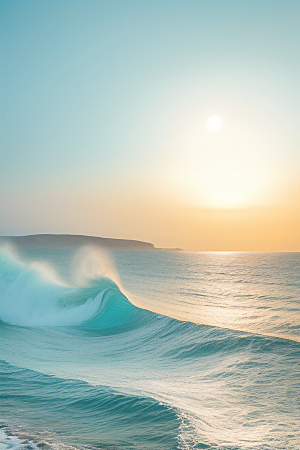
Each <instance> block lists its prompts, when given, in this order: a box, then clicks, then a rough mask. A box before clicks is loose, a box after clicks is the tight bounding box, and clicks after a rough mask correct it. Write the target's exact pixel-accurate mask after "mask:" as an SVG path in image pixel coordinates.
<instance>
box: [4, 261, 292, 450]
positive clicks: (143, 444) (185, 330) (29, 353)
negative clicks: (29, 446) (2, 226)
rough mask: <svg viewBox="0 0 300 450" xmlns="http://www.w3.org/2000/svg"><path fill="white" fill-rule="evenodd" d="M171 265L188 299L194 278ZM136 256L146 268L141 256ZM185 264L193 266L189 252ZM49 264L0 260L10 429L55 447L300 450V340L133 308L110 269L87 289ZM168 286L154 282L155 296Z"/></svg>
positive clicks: (6, 420) (6, 411) (6, 412)
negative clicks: (187, 291) (299, 425)
mask: <svg viewBox="0 0 300 450" xmlns="http://www.w3.org/2000/svg"><path fill="white" fill-rule="evenodd" d="M61 256H62V254H61V253H59V258H58V259H60V258H61ZM160 257H161V258H162V259H163V263H164V264H165V265H166V260H167V261H168V265H166V266H167V268H166V270H167V271H168V272H167V275H168V276H167V280H168V283H169V284H171V283H172V287H173V286H176V283H177V284H178V283H181V285H180V293H182V292H183V291H184V290H185V289H186V286H187V283H191V282H192V280H191V273H192V271H190V272H189V276H188V277H185V276H184V272H182V273H181V277H179V269H178V267H179V266H180V263H179V262H178V260H176V270H175V269H174V273H175V274H176V276H174V275H172V270H173V269H172V261H174V258H175V257H174V255H171V256H169V255H168V254H164V255H162V256H157V257H156V258H160ZM199 257H200V256H198V258H199ZM122 258H124V256H122ZM122 258H121V259H122ZM131 258H132V260H131V261H132V266H133V267H135V266H136V261H139V258H140V254H139V256H137V255H135V254H132V255H131ZM134 258H136V259H134ZM151 258H152V259H153V258H154V256H151V257H148V260H149V259H151ZM180 258H181V259H182V258H183V262H184V264H183V267H186V266H187V261H188V262H189V261H190V255H187V261H185V260H184V255H183V256H182V255H181V256H180ZM42 259H43V258H42V257H41V258H40V260H39V261H38V262H37V261H36V260H34V261H33V262H32V261H31V262H30V263H23V262H20V261H19V260H18V259H16V258H14V257H12V255H11V254H9V252H2V254H1V258H0V266H1V279H0V294H1V296H0V319H1V322H0V327H1V347H0V357H1V360H2V362H1V378H2V386H3V388H4V389H3V391H2V392H1V405H2V420H3V423H4V424H6V425H7V428H6V429H7V430H10V432H11V433H13V434H15V435H17V436H19V438H20V439H21V438H22V436H23V438H22V439H23V440H24V439H25V437H26V436H27V437H26V439H27V440H28V439H29V440H33V442H38V440H39V439H43V440H46V441H47V442H48V444H47V445H49V446H50V447H51V446H53V447H54V448H57V445H61V443H64V444H66V445H72V446H75V447H78V448H87V447H86V446H88V448H92V449H96V448H99V449H106V450H119V449H120V450H121V449H122V450H125V449H126V450H128V449H130V450H141V449H145V450H147V449H149V450H152V449H153V450H173V449H174V450H175V449H178V450H191V449H195V448H212V449H220V450H225V449H226V450H228V449H230V450H231V449H234V450H246V449H247V450H249V449H251V450H257V449H259V450H279V449H281V450H283V449H284V450H286V449H288V448H291V449H294V448H297V447H296V445H297V444H296V443H297V442H298V439H299V432H298V431H295V430H296V426H297V420H295V417H297V414H299V405H298V402H297V400H296V399H297V392H298V389H299V380H298V378H297V367H298V363H299V357H300V348H299V343H298V342H295V341H293V340H287V339H280V338H277V337H272V336H263V335H258V334H255V333H251V334H250V333H243V332H238V331H234V330H230V329H222V328H217V327H213V326H208V325H196V324H194V323H191V322H183V321H178V320H175V319H173V318H171V317H169V316H167V315H165V316H163V315H159V314H156V313H154V312H151V311H149V310H147V309H141V308H138V307H136V306H135V305H133V304H132V303H131V302H130V300H129V299H128V298H127V297H126V296H125V295H124V293H123V292H122V289H121V288H120V286H121V285H118V284H117V283H116V281H113V280H112V279H111V278H110V277H109V276H107V273H106V274H99V273H96V276H94V277H87V278H86V280H85V281H84V283H82V284H81V285H79V286H76V285H74V284H72V283H71V282H70V280H67V277H63V276H60V275H61V273H60V271H59V270H57V267H58V266H59V265H57V266H56V270H54V266H53V265H52V263H51V264H50V263H49V261H48V263H47V264H45V262H43V263H41V260H42ZM69 259H70V261H71V258H69ZM70 261H69V264H70V265H71V262H70ZM276 261H277V263H276V264H278V258H277V260H276ZM65 264H66V258H65V259H63V264H62V265H64V266H65ZM197 264H198V262H197ZM243 264H244V263H243ZM269 266H271V265H270V263H269ZM282 266H283V267H286V260H283V263H282ZM196 267H198V266H196ZM264 267H265V266H264ZM127 269H128V268H127ZM221 269H222V276H223V272H224V271H225V269H224V267H223V266H222V265H221V266H220V268H219V269H218V270H219V272H221ZM226 270H229V269H228V268H227V269H226ZM234 270H235V271H236V269H234ZM234 270H232V272H234ZM264 270H265V268H264ZM276 270H277V269H276ZM194 271H195V273H196V276H200V275H199V274H198V273H197V271H196V268H194ZM160 272H161V270H160ZM276 273H278V270H277V271H276ZM159 275H160V276H162V275H161V273H159ZM149 276H150V275H149ZM230 276H231V277H232V274H230ZM263 276H264V272H262V273H261V277H263ZM247 277H248V278H247V283H249V276H248V275H247ZM144 279H145V277H144V278H143V280H144ZM286 279H287V281H286V283H287V288H286V289H287V292H289V293H290V292H291V290H289V289H290V287H291V282H290V280H291V277H286ZM62 280H63V281H62ZM157 280H158V277H157V278H154V277H152V278H151V279H150V282H149V280H148V281H147V283H148V286H150V285H151V283H153V288H152V291H150V295H151V296H153V297H155V296H156V295H157V294H156V293H157V283H158V281H157ZM238 282H239V284H240V279H239V280H238ZM255 283H257V278H256V280H255ZM266 283H269V284H268V286H269V285H270V284H271V283H272V280H271V279H270V275H269V274H268V276H267V282H266ZM280 283H282V281H280ZM293 283H294V281H293ZM272 285H273V284H272ZM292 289H294V284H293V285H292ZM286 297H287V300H286V304H285V306H283V307H285V310H286V312H287V313H292V311H291V308H290V302H291V296H288V295H286ZM201 301H203V302H204V301H205V299H204V296H203V295H202V296H201ZM206 301H207V300H206ZM268 301H269V299H265V297H264V298H262V300H261V302H262V303H261V307H266V308H267V307H268ZM188 302H189V297H188V296H187V297H185V302H184V303H183V306H184V307H185V308H187V307H188V306H189V305H190V306H189V307H190V308H192V305H194V306H195V303H193V302H195V295H194V291H193V297H192V300H190V302H191V303H188ZM293 302H294V300H293ZM194 306H193V307H194ZM223 307H224V303H223ZM289 311H290V312H289ZM229 312H230V314H232V308H231V309H230V311H229ZM191 314H192V312H191ZM291 323H294V322H292V321H291ZM293 326H294V325H293ZM293 332H294V330H293ZM277 380H280V383H278V382H277ZM283 386H286V387H288V391H287V390H286V389H285V390H284V392H283V389H282V387H283ZM18 430H19V431H18ZM20 430H21V431H20ZM46 432H47V433H48V434H47V433H46ZM22 433H23V434H22ZM29 435H30V436H31V437H30V438H29V437H28V436H29ZM20 436H21V437H20ZM24 436H25V437H24ZM0 443H1V433H0ZM20 445H21V444H20Z"/></svg>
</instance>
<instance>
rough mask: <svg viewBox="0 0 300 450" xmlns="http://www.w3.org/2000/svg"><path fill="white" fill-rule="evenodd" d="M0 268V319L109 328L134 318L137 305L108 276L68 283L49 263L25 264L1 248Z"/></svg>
mask: <svg viewBox="0 0 300 450" xmlns="http://www.w3.org/2000/svg"><path fill="white" fill-rule="evenodd" d="M0 271H1V278H0V295H1V300H0V320H1V321H3V322H6V323H8V324H11V325H18V326H27V327H40V326H80V325H83V326H85V327H87V326H90V327H91V328H94V327H96V328H110V327H118V326H121V325H124V326H125V325H126V324H127V323H132V322H133V321H134V320H135V319H136V318H137V317H136V316H137V308H136V307H135V306H134V305H133V304H132V303H130V301H129V300H128V299H127V298H126V297H125V295H124V294H122V292H121V291H120V288H119V287H118V285H117V284H116V283H115V282H114V281H112V280H111V279H110V278H107V277H103V276H101V277H98V278H96V279H95V278H90V279H89V280H88V282H87V279H86V278H85V284H87V286H85V287H81V288H78V287H71V286H68V285H66V284H65V283H64V282H62V281H61V280H59V278H58V276H57V274H55V272H54V271H53V269H52V268H51V267H50V266H49V265H47V264H45V263H32V264H29V265H26V264H24V263H22V262H21V261H20V260H18V259H16V258H15V257H14V256H13V255H12V253H11V252H10V251H5V252H1V254H0Z"/></svg>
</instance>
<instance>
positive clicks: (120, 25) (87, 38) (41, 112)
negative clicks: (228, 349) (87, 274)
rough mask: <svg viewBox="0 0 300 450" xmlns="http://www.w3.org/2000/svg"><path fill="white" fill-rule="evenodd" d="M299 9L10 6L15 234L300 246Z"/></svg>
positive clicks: (6, 3)
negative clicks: (79, 235) (78, 235)
mask: <svg viewBox="0 0 300 450" xmlns="http://www.w3.org/2000/svg"><path fill="white" fill-rule="evenodd" d="M299 12H300V3H299V2H297V1H293V0H244V1H242V2H241V1H237V0H226V1H221V0H209V1H208V0H203V1H194V0H185V1H183V0H162V1H160V2H155V1H154V2H153V1H148V0H145V1H142V2H138V1H134V0H125V1H120V0H111V1H95V0H85V1H83V0H73V1H72V2H70V1H67V0H60V1H59V2H56V1H47V0H46V1H42V2H41V1H38V0H26V1H22V0H2V1H1V3H0V13H1V31H0V33H1V60H2V64H1V67H2V68H1V80H0V83H1V128H2V130H1V181H0V183H1V197H0V210H1V224H0V225H1V229H0V234H1V235H27V234H37V233H55V234H57V233H59V234H82V235H92V236H101V237H110V238H121V239H136V240H141V241H146V242H151V243H153V244H154V245H155V247H180V248H183V249H184V250H195V251H201V250H202V251H224V250H227V251H238V250H240V251H300V237H299V229H300V202H299V198H300V177H299V163H300V161H299V160H300V152H299V95H300V92H299V79H300V70H299V68H300V67H299V66H300V62H299V47H300V44H299V42H300V40H299V37H300V36H299V34H300V32H299V24H298V22H299Z"/></svg>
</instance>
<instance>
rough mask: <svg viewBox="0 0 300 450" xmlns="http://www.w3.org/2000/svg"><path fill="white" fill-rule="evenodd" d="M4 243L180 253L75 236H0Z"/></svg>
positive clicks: (125, 241) (130, 242) (128, 241)
mask: <svg viewBox="0 0 300 450" xmlns="http://www.w3.org/2000/svg"><path fill="white" fill-rule="evenodd" d="M6 243H10V244H12V245H14V246H16V247H18V248H20V249H29V248H31V249H76V248H78V247H82V246H85V245H93V246H97V247H102V248H106V249H109V250H141V251H182V249H181V248H156V247H154V245H153V244H151V243H150V242H143V241H137V240H131V239H114V238H103V237H98V236H85V235H75V234H32V235H28V236H0V245H1V244H6Z"/></svg>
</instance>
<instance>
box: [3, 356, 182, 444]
mask: <svg viewBox="0 0 300 450" xmlns="http://www.w3.org/2000/svg"><path fill="white" fill-rule="evenodd" d="M0 367H1V385H2V391H1V394H0V399H1V404H2V413H3V414H4V415H5V418H6V420H7V421H9V422H10V424H13V425H15V426H17V425H18V424H19V422H21V423H22V424H23V426H24V424H26V423H28V426H27V430H29V429H30V424H31V423H34V430H35V431H38V430H41V431H43V430H45V424H47V428H48V430H49V429H50V430H51V429H53V428H54V429H55V434H56V438H55V439H56V441H57V440H59V441H61V442H64V443H66V444H70V442H71V443H72V445H78V444H85V445H90V446H92V447H97V448H100V449H102V448H103V449H104V448H110V449H111V448H116V447H118V448H119V449H122V448H126V449H136V448H144V447H143V445H144V444H145V442H147V447H146V448H148V449H157V448H160V449H162V450H163V449H166V450H172V449H177V448H178V446H177V444H178V442H177V435H178V431H179V426H180V420H179V418H178V416H177V415H176V412H175V410H174V409H172V408H169V407H167V406H165V405H163V404H161V403H159V402H157V401H155V400H154V399H151V398H146V397H139V396H132V395H123V394H121V393H118V392H116V391H114V390H112V389H110V388H109V387H105V386H92V385H90V384H88V383H84V382H81V381H78V380H65V379H60V378H57V377H53V376H49V375H44V374H42V373H38V372H35V371H32V370H28V369H22V368H18V367H14V366H12V365H10V364H7V363H5V362H4V361H0ZM12 405H13V408H12ZM16 411H18V421H16V419H15V416H16V414H15V413H16Z"/></svg>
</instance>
